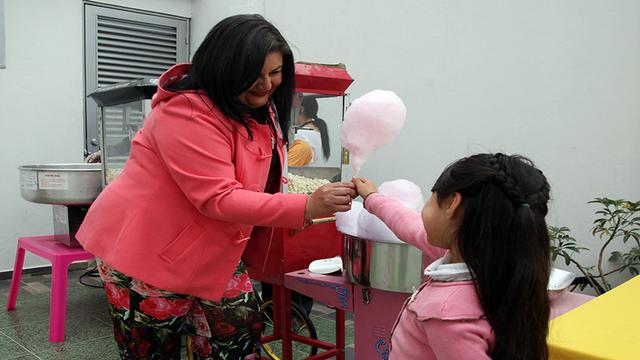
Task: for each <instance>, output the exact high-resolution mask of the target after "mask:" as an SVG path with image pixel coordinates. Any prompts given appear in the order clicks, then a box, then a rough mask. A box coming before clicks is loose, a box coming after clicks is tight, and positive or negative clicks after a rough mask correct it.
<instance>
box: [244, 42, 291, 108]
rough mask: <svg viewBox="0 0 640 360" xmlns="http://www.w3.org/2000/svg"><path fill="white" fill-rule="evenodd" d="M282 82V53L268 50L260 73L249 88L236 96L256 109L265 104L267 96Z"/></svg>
mask: <svg viewBox="0 0 640 360" xmlns="http://www.w3.org/2000/svg"><path fill="white" fill-rule="evenodd" d="M281 82H282V54H281V53H279V52H277V51H274V52H270V53H269V54H268V55H267V57H266V58H265V59H264V65H263V66H262V70H261V71H260V75H259V76H258V78H257V79H256V81H255V82H254V83H253V85H251V87H250V88H249V90H247V91H245V92H243V93H242V94H240V95H239V96H238V100H239V101H240V102H241V103H243V104H244V105H246V106H248V107H250V108H252V109H256V108H259V107H262V106H264V105H266V104H267V103H268V102H269V98H270V97H271V95H272V94H273V93H274V92H275V91H276V89H277V88H278V86H279V85H280V83H281Z"/></svg>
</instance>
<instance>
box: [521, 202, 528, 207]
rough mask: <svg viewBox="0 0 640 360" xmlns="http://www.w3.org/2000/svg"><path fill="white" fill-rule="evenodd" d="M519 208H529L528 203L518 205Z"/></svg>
mask: <svg viewBox="0 0 640 360" xmlns="http://www.w3.org/2000/svg"><path fill="white" fill-rule="evenodd" d="M520 207H529V203H528V202H523V203H520Z"/></svg>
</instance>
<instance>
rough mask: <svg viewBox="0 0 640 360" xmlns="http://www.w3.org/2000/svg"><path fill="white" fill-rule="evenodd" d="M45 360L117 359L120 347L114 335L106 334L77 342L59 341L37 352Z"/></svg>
mask: <svg viewBox="0 0 640 360" xmlns="http://www.w3.org/2000/svg"><path fill="white" fill-rule="evenodd" d="M35 354H36V355H37V356H38V357H39V358H40V359H43V360H67V359H74V360H95V359H100V360H117V359H120V356H119V355H118V348H117V346H116V342H115V341H114V340H113V336H105V337H100V338H95V339H89V340H85V341H81V342H75V343H67V342H64V343H59V344H56V345H53V346H52V347H51V348H50V349H48V350H45V351H41V352H36V353H35Z"/></svg>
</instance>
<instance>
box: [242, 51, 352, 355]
mask: <svg viewBox="0 0 640 360" xmlns="http://www.w3.org/2000/svg"><path fill="white" fill-rule="evenodd" d="M352 82H353V79H352V78H351V76H350V75H349V73H348V72H347V71H346V69H345V67H344V65H323V64H310V63H296V64H295V83H296V94H295V98H294V101H293V109H292V112H293V114H292V116H291V117H292V123H293V126H292V128H291V129H290V132H289V146H290V150H289V153H290V154H291V146H292V144H294V143H295V142H296V141H297V140H298V139H299V138H301V137H299V136H298V135H300V134H298V132H300V131H311V130H308V129H305V124H304V122H302V121H299V119H300V115H301V113H303V112H304V111H303V110H304V109H303V106H302V105H303V104H305V101H304V99H305V98H307V99H308V98H312V99H313V100H315V102H317V114H316V115H317V118H320V119H322V120H324V122H325V123H326V124H327V126H326V128H327V131H328V135H329V136H328V137H329V141H324V144H323V145H325V144H327V143H328V144H329V147H330V152H329V154H327V152H325V151H324V150H326V147H323V148H322V149H320V147H319V146H316V147H315V148H314V149H313V155H314V156H313V158H314V160H315V161H313V162H312V163H310V164H305V165H301V166H287V165H286V164H287V163H288V162H287V163H285V178H284V179H283V182H284V184H283V189H284V190H283V191H284V192H288V193H311V192H313V191H314V190H315V189H316V188H318V187H319V186H321V185H322V184H324V183H328V182H338V181H344V180H345V179H349V180H350V179H351V173H350V168H349V167H348V165H349V154H348V152H347V150H346V149H344V148H342V145H341V143H340V128H341V124H342V121H343V118H344V112H345V108H346V106H347V94H346V92H345V91H346V90H347V88H348V87H349V85H351V83H352ZM306 110H308V109H306ZM327 155H328V156H327ZM332 220H335V218H324V219H315V220H313V221H312V222H311V223H312V224H311V225H310V226H308V227H307V228H305V229H304V230H302V231H295V230H290V229H282V228H256V229H255V230H254V234H253V235H254V236H252V238H251V239H250V240H249V243H248V245H247V248H246V250H245V254H244V256H243V259H244V260H245V263H246V264H247V267H248V269H249V274H250V276H251V278H252V279H254V280H259V281H263V282H267V283H270V284H272V285H273V304H274V306H273V321H274V325H273V329H274V333H273V335H269V336H266V337H264V339H263V341H264V342H270V341H275V340H279V339H281V340H282V359H291V358H292V357H291V356H292V355H291V354H292V343H291V342H292V340H295V341H297V342H301V343H305V344H309V345H313V346H317V347H319V348H323V349H328V350H329V351H326V352H324V353H323V354H321V355H317V356H320V357H318V359H322V358H328V357H331V356H336V355H337V356H338V358H343V357H341V355H342V356H343V355H344V354H340V352H339V351H337V350H331V349H333V348H335V347H332V346H331V345H332V344H326V343H322V342H319V341H317V340H313V339H309V338H303V337H301V336H299V335H296V334H292V333H291V307H290V292H289V290H288V289H286V288H285V287H284V286H283V285H284V275H285V274H286V273H287V272H291V271H297V270H301V269H306V268H307V267H308V266H309V263H311V262H312V261H314V260H317V259H323V258H331V257H336V256H341V254H342V234H340V233H339V232H338V230H337V228H336V225H335V222H333V221H332ZM342 321H343V322H344V319H342ZM340 329H341V330H344V329H343V328H340ZM338 337H339V338H342V347H344V331H343V332H342V335H341V336H340V335H339V336H338ZM338 342H339V341H338Z"/></svg>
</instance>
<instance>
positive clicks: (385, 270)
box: [342, 235, 427, 293]
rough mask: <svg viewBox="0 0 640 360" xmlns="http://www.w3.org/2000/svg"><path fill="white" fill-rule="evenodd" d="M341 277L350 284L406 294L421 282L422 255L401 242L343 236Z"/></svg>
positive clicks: (424, 265) (423, 265) (423, 266)
mask: <svg viewBox="0 0 640 360" xmlns="http://www.w3.org/2000/svg"><path fill="white" fill-rule="evenodd" d="M343 244H344V247H343V251H342V264H343V274H344V276H345V277H346V278H347V279H348V280H349V281H351V282H352V283H354V284H359V285H363V286H367V287H372V288H374V289H380V290H386V291H394V292H401V293H410V292H412V291H413V290H414V289H416V288H417V287H418V286H419V285H420V284H421V283H422V269H424V268H425V267H426V265H427V264H423V262H422V252H421V251H420V250H419V249H418V248H415V247H413V246H410V245H407V244H405V243H390V242H381V241H371V240H366V239H362V238H359V237H356V236H351V235H344V243H343Z"/></svg>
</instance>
